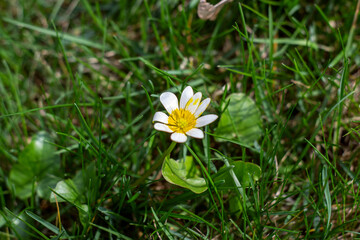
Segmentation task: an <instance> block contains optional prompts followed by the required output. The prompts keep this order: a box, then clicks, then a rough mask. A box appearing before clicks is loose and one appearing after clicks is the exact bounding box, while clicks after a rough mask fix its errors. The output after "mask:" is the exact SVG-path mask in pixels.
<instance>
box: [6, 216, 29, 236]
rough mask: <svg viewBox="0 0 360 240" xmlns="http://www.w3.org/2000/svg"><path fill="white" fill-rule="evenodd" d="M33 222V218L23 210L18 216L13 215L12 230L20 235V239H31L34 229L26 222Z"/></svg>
mask: <svg viewBox="0 0 360 240" xmlns="http://www.w3.org/2000/svg"><path fill="white" fill-rule="evenodd" d="M25 222H27V223H29V224H31V223H32V220H30V219H29V217H28V216H27V215H26V214H25V213H24V212H21V213H20V214H19V215H18V216H13V217H12V220H11V226H12V228H11V230H12V232H13V233H14V234H15V235H16V236H18V237H19V239H30V238H31V235H30V234H31V232H32V230H31V229H30V227H29V226H28V225H26V223H25Z"/></svg>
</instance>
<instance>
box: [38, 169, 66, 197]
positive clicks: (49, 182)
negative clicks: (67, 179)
mask: <svg viewBox="0 0 360 240" xmlns="http://www.w3.org/2000/svg"><path fill="white" fill-rule="evenodd" d="M60 180H61V178H59V177H57V176H54V175H50V174H49V175H46V176H45V177H44V178H43V179H41V180H40V181H39V184H38V185H37V189H36V193H37V194H38V195H39V197H41V198H46V199H48V198H49V196H50V194H51V189H52V188H54V187H55V186H56V184H57V183H58V182H59V181H60Z"/></svg>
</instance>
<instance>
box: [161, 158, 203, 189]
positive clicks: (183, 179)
mask: <svg viewBox="0 0 360 240" xmlns="http://www.w3.org/2000/svg"><path fill="white" fill-rule="evenodd" d="M162 175H163V176H164V178H165V180H166V181H168V182H169V183H172V184H175V185H178V186H180V187H184V188H187V189H189V190H191V191H193V192H194V193H202V192H204V191H206V189H207V185H206V181H205V179H204V178H201V177H200V171H199V170H198V169H197V168H196V166H195V164H194V161H193V158H192V157H191V156H187V157H186V159H185V161H183V160H180V161H175V160H174V159H172V158H165V160H164V163H163V166H162Z"/></svg>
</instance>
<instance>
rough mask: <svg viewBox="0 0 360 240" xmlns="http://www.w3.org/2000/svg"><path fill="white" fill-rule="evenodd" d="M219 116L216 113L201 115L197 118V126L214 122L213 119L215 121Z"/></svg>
mask: <svg viewBox="0 0 360 240" xmlns="http://www.w3.org/2000/svg"><path fill="white" fill-rule="evenodd" d="M217 118H218V116H217V115H215V114H208V115H205V116H202V117H199V118H198V119H196V125H195V127H203V126H206V125H208V124H210V123H212V122H213V121H215V120H216V119H217Z"/></svg>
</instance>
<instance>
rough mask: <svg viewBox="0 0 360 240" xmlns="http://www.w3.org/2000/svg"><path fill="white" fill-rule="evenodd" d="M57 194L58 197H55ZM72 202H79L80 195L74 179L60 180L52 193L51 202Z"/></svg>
mask: <svg viewBox="0 0 360 240" xmlns="http://www.w3.org/2000/svg"><path fill="white" fill-rule="evenodd" d="M55 194H56V197H55ZM56 201H57V202H71V203H79V202H80V195H79V191H78V190H77V187H76V186H75V184H74V182H73V180H71V179H66V180H62V181H60V182H58V183H57V184H56V187H55V189H54V191H53V192H52V193H51V195H50V202H56Z"/></svg>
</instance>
